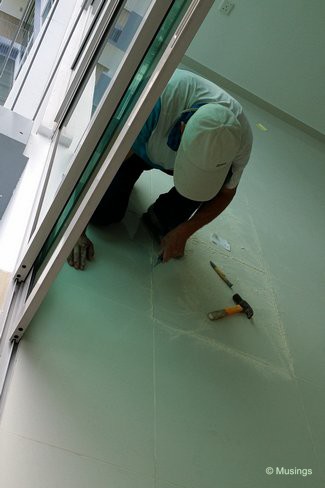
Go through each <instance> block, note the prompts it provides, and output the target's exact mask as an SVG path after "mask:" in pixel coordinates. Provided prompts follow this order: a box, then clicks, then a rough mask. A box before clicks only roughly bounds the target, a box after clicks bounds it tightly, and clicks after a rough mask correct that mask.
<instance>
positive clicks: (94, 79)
mask: <svg viewBox="0 0 325 488" xmlns="http://www.w3.org/2000/svg"><path fill="white" fill-rule="evenodd" d="M152 2H153V0H125V1H124V2H122V7H121V8H120V9H119V10H118V12H117V14H115V17H114V19H113V22H112V23H111V25H110V27H109V28H108V32H107V34H106V38H105V40H104V42H103V43H102V45H101V48H100V49H99V52H98V53H97V55H96V57H95V59H94V62H93V68H92V69H91V72H90V74H89V75H88V78H87V81H86V84H85V85H84V86H83V87H82V93H81V95H80V98H79V100H78V103H77V105H76V106H75V107H74V108H73V110H72V111H70V112H69V113H68V115H67V117H66V120H65V121H64V127H63V128H62V130H61V137H60V142H59V145H58V148H57V151H56V154H55V157H54V161H53V166H52V170H51V174H50V178H49V182H48V186H47V189H46V196H45V199H44V201H43V205H42V209H41V212H40V220H41V219H42V218H43V217H44V215H45V214H46V212H47V210H48V208H49V207H50V205H51V203H52V201H53V199H54V197H55V194H56V192H57V189H58V187H59V185H60V184H61V182H62V180H63V178H64V177H65V175H66V173H67V172H68V169H69V166H70V163H71V161H72V158H73V155H74V153H75V151H76V148H77V147H78V145H79V143H80V140H81V139H82V136H83V134H84V133H85V131H86V129H87V128H88V126H89V123H90V121H91V119H92V116H93V114H94V112H95V110H96V108H97V106H98V105H99V103H100V101H101V99H102V97H103V94H104V92H105V91H106V89H107V87H108V85H109V84H110V81H111V79H112V78H113V76H114V75H115V73H116V71H117V70H118V68H119V67H120V65H121V64H122V62H123V60H124V57H125V52H126V50H127V49H128V47H129V45H130V44H131V41H132V39H133V38H134V37H135V36H136V34H137V32H138V30H139V26H140V24H141V21H142V19H143V17H144V15H145V14H146V12H147V10H148V8H149V7H150V5H151V3H152Z"/></svg>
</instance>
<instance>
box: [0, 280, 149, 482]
mask: <svg viewBox="0 0 325 488" xmlns="http://www.w3.org/2000/svg"><path fill="white" fill-rule="evenodd" d="M79 292H80V288H79V289H74V288H72V287H71V288H70V289H69V290H68V289H67V288H66V289H65V290H64V291H63V290H62V288H61V294H59V293H58V294H55V292H54V293H53V292H52V291H51V292H50V293H49V295H48V297H47V299H46V301H45V303H43V305H42V307H41V309H40V311H39V313H38V315H37V316H36V318H35V319H34V322H33V324H32V326H31V327H30V329H29V330H28V331H27V333H26V336H25V338H24V340H23V342H22V343H21V344H20V347H19V354H18V359H17V364H16V366H15V374H14V377H13V379H12V383H11V385H10V390H9V393H8V397H7V400H6V405H5V410H4V413H3V418H2V423H1V425H2V427H3V428H4V429H7V430H9V431H11V432H15V433H17V434H19V435H22V436H25V437H29V438H31V439H35V440H37V441H40V442H45V443H49V444H51V445H55V446H58V447H62V448H64V449H68V450H72V451H75V452H78V453H80V454H82V455H85V456H91V457H95V458H98V459H101V460H104V461H107V462H111V463H114V464H116V465H119V466H123V467H126V468H128V469H133V470H135V471H136V472H138V473H140V474H141V473H143V474H146V475H152V474H153V469H154V468H153V454H152V453H153V442H154V439H153V376H152V362H153V353H152V323H151V320H150V318H149V317H147V316H146V315H145V314H139V313H137V312H136V311H135V310H131V309H127V308H125V307H124V308H123V307H121V306H120V305H119V304H117V303H116V302H113V301H111V300H109V299H107V300H106V301H105V302H103V299H102V297H99V299H98V296H97V295H96V293H93V292H91V291H89V290H88V291H87V294H85V295H83V296H82V295H80V294H79ZM59 298H60V299H61V300H57V299H59ZM64 299H65V302H64V303H63V300H64ZM69 303H70V310H69V308H68V305H69ZM73 303H75V304H76V306H75V307H71V304H73ZM104 303H105V307H104V306H103V305H104ZM77 304H78V305H77Z"/></svg>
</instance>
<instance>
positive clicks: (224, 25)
mask: <svg viewBox="0 0 325 488" xmlns="http://www.w3.org/2000/svg"><path fill="white" fill-rule="evenodd" d="M220 1H221V0H216V2H215V5H214V6H213V7H212V9H211V10H210V13H209V14H208V16H207V18H206V20H205V22H204V23H203V25H202V26H201V28H200V30H199V32H198V34H197V35H196V37H195V38H194V40H193V41H192V43H191V45H190V47H189V49H188V51H187V53H186V54H187V56H189V57H191V58H192V59H194V60H195V61H197V62H199V63H201V64H203V65H204V66H206V67H207V68H209V69H211V70H213V71H215V72H216V73H218V74H220V75H222V76H223V77H225V78H227V79H229V80H230V81H232V82H234V83H236V84H238V85H239V86H240V87H242V88H245V89H246V90H248V91H249V92H251V93H253V94H254V95H256V96H258V97H260V98H262V99H263V100H265V101H267V102H269V103H271V104H272V105H274V106H275V107H277V108H279V109H281V110H283V111H284V112H287V113H288V114H290V115H292V116H293V117H295V118H297V119H298V120H300V121H301V122H303V123H305V124H307V125H309V126H310V127H313V128H314V129H316V130H318V131H320V132H321V133H323V134H325V119H324V110H323V109H324V106H325V55H324V53H325V1H324V0H272V1H271V2H270V1H267V0H234V3H235V8H234V10H233V11H232V13H231V14H230V15H229V16H225V15H222V14H220V12H219V11H218V6H219V4H220Z"/></svg>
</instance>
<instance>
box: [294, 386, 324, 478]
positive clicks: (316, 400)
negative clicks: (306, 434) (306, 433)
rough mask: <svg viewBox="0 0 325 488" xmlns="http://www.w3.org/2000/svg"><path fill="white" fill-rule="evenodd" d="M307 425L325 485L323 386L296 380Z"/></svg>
mask: <svg viewBox="0 0 325 488" xmlns="http://www.w3.org/2000/svg"><path fill="white" fill-rule="evenodd" d="M298 385H299V389H300V393H301V396H302V402H303V405H304V409H305V415H306V418H307V422H308V426H309V428H310V431H311V436H312V439H313V443H314V446H315V450H316V452H317V454H316V457H317V461H318V463H319V470H320V472H321V474H322V480H323V485H325V422H324V412H325V387H323V388H319V387H318V386H315V385H313V384H312V383H309V382H306V381H301V380H299V381H298Z"/></svg>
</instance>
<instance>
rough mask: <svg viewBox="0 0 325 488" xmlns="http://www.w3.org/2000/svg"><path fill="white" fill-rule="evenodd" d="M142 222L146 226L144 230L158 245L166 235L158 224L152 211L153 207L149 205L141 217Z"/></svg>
mask: <svg viewBox="0 0 325 488" xmlns="http://www.w3.org/2000/svg"><path fill="white" fill-rule="evenodd" d="M142 222H143V223H144V225H145V226H146V228H147V229H148V230H149V232H150V234H151V236H152V237H153V239H154V240H155V241H156V242H157V243H158V244H160V241H161V239H162V238H163V237H164V235H165V234H166V230H165V229H164V228H163V226H162V225H161V224H160V222H159V220H158V218H157V215H156V214H155V211H154V209H153V205H151V206H150V207H149V208H148V210H147V211H146V213H144V214H143V215H142Z"/></svg>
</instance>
